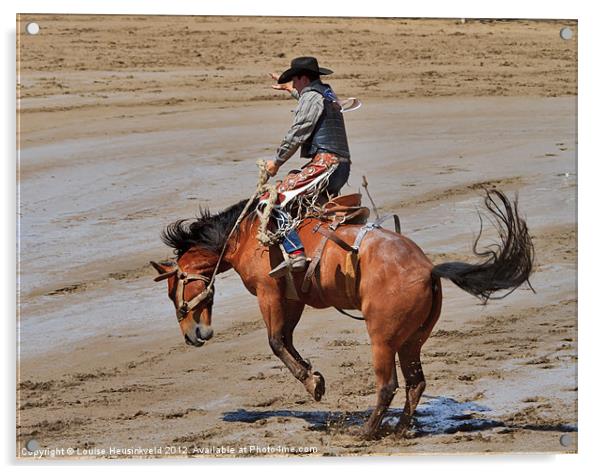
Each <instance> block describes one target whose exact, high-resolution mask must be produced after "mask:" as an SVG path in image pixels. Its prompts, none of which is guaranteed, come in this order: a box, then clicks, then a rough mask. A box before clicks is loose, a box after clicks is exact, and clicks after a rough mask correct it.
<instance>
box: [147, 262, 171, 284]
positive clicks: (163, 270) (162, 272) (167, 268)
mask: <svg viewBox="0 0 602 474" xmlns="http://www.w3.org/2000/svg"><path fill="white" fill-rule="evenodd" d="M150 264H151V265H152V266H153V268H154V269H155V270H157V272H159V276H158V277H156V278H155V281H161V280H165V278H167V277H168V276H171V275H172V274H173V273H174V272H175V271H176V270H175V269H174V266H175V265H176V264H175V262H173V261H170V260H167V261H164V262H159V263H157V262H153V261H151V262H150ZM168 274H169V275H168Z"/></svg>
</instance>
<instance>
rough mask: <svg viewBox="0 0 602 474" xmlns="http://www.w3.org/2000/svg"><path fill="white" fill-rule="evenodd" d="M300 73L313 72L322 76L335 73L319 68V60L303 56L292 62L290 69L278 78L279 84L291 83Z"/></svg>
mask: <svg viewBox="0 0 602 474" xmlns="http://www.w3.org/2000/svg"><path fill="white" fill-rule="evenodd" d="M300 72H313V73H315V74H320V75H328V74H332V73H333V71H331V70H330V69H326V68H324V67H319V66H318V60H317V59H316V58H314V57H312V56H302V57H300V58H295V59H293V60H292V61H291V67H290V69H287V70H286V71H284V72H283V73H282V74H281V75H280V77H279V78H278V84H284V83H285V82H290V81H291V80H292V79H293V77H295V76H297V75H298V74H299V73H300Z"/></svg>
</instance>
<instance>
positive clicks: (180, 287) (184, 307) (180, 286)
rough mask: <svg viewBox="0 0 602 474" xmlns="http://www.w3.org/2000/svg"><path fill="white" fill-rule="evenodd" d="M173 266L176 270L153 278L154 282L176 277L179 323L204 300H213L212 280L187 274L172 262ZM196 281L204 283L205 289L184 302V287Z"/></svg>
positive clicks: (199, 275) (204, 276) (195, 274)
mask: <svg viewBox="0 0 602 474" xmlns="http://www.w3.org/2000/svg"><path fill="white" fill-rule="evenodd" d="M174 265H175V266H176V268H174V269H173V270H171V271H169V272H166V273H162V274H161V275H159V276H158V277H156V278H155V281H162V280H165V279H167V278H169V277H171V276H174V275H175V276H176V281H177V284H176V301H175V303H176V317H177V318H178V323H179V322H181V321H182V320H183V319H184V318H186V315H187V314H188V313H189V312H190V311H192V310H193V309H194V308H196V307H197V306H198V305H200V304H201V303H202V302H203V301H204V300H206V299H208V298H209V300H212V299H213V280H214V279H213V278H209V277H208V276H206V275H201V274H197V273H188V272H184V271H182V269H181V268H180V266H179V265H178V264H177V263H175V262H174ZM196 280H201V281H203V282H205V284H206V285H207V287H206V288H205V289H204V290H203V291H201V292H200V293H199V294H198V295H196V296H195V297H194V298H192V299H191V300H190V301H186V300H185V299H184V288H185V287H186V285H187V284H188V283H190V282H191V281H196Z"/></svg>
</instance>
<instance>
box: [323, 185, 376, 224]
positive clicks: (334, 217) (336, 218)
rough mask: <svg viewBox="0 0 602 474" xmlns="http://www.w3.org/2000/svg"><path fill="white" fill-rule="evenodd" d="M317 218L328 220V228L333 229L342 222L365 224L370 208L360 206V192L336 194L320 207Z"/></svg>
mask: <svg viewBox="0 0 602 474" xmlns="http://www.w3.org/2000/svg"><path fill="white" fill-rule="evenodd" d="M317 217H318V219H320V220H322V221H325V222H329V223H330V226H329V227H330V228H331V229H333V230H335V229H336V228H337V227H338V226H340V225H343V224H365V223H366V222H368V217H370V209H368V208H367V207H364V206H362V195H361V194H360V193H355V194H347V195H345V196H337V197H335V198H333V199H331V200H330V201H328V202H327V203H326V204H324V205H323V206H322V208H321V209H320V213H319V214H318V216H317Z"/></svg>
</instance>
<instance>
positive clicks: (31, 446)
mask: <svg viewBox="0 0 602 474" xmlns="http://www.w3.org/2000/svg"><path fill="white" fill-rule="evenodd" d="M25 448H27V451H29V452H30V453H33V452H34V451H37V450H38V449H40V443H38V442H37V441H36V440H35V439H30V440H29V441H28V442H27V443H25Z"/></svg>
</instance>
